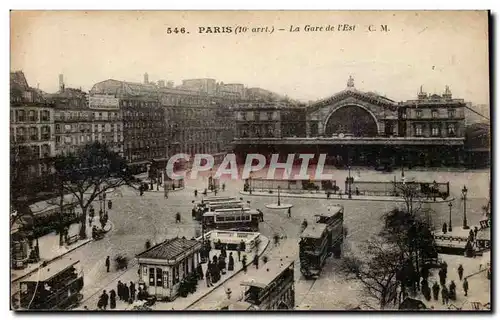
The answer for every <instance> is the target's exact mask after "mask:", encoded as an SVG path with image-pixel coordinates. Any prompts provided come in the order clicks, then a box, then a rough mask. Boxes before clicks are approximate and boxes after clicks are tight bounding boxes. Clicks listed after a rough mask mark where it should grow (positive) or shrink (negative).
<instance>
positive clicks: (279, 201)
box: [278, 186, 281, 207]
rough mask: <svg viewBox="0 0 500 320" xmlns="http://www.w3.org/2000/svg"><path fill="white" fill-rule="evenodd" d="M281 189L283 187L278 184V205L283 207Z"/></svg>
mask: <svg viewBox="0 0 500 320" xmlns="http://www.w3.org/2000/svg"><path fill="white" fill-rule="evenodd" d="M280 189H281V187H280V186H278V207H281V198H280Z"/></svg>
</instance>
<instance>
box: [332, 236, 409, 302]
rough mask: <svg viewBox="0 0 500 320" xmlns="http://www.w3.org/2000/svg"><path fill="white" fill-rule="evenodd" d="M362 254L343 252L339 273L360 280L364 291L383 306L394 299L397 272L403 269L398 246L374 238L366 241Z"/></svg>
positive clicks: (395, 296) (396, 290)
mask: <svg viewBox="0 0 500 320" xmlns="http://www.w3.org/2000/svg"><path fill="white" fill-rule="evenodd" d="M363 257H364V258H363V259H360V258H357V257H355V256H352V255H345V256H344V259H343V261H342V263H341V272H342V273H344V274H345V275H346V276H347V278H348V279H351V280H352V279H355V280H358V281H359V282H361V283H362V285H363V287H364V289H365V291H366V293H367V294H368V295H370V296H371V297H373V298H375V299H377V301H378V302H379V307H380V308H381V309H385V308H386V307H387V306H388V305H389V304H391V302H395V301H396V299H397V292H398V288H399V285H400V284H399V281H398V275H399V273H400V271H401V270H402V268H403V264H402V261H401V251H400V248H399V247H398V246H396V245H393V244H390V243H387V242H386V241H384V239H381V238H378V237H377V238H373V239H371V240H369V241H368V244H367V246H366V249H365V250H364V252H363Z"/></svg>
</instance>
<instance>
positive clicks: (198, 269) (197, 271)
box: [196, 264, 203, 280]
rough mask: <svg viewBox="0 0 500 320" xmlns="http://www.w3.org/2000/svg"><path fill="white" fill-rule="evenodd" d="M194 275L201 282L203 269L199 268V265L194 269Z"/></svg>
mask: <svg viewBox="0 0 500 320" xmlns="http://www.w3.org/2000/svg"><path fill="white" fill-rule="evenodd" d="M196 273H197V274H198V279H199V280H203V269H202V268H201V264H198V266H197V267H196Z"/></svg>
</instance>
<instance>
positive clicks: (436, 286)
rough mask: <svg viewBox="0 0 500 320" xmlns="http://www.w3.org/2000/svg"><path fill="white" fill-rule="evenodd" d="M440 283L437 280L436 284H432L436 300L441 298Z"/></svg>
mask: <svg viewBox="0 0 500 320" xmlns="http://www.w3.org/2000/svg"><path fill="white" fill-rule="evenodd" d="M439 289H440V287H439V284H438V283H437V282H434V285H433V286H432V295H433V296H434V300H438V299H439Z"/></svg>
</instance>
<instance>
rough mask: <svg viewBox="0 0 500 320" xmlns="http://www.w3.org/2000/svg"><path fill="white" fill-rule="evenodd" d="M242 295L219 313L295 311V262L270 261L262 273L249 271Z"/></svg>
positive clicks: (274, 259) (259, 270)
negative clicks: (223, 311) (229, 311)
mask: <svg viewBox="0 0 500 320" xmlns="http://www.w3.org/2000/svg"><path fill="white" fill-rule="evenodd" d="M241 286H242V287H243V293H242V294H241V295H240V296H238V295H237V294H236V295H235V297H234V298H233V299H232V300H231V299H228V300H226V301H223V302H222V303H221V304H220V305H219V306H218V307H217V309H218V310H293V309H294V308H295V282H294V261H293V260H292V259H289V258H286V259H284V258H283V259H281V258H271V260H269V262H267V263H266V264H265V265H263V266H262V268H260V269H255V268H250V269H249V270H248V272H247V274H246V280H244V281H242V282H241Z"/></svg>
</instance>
